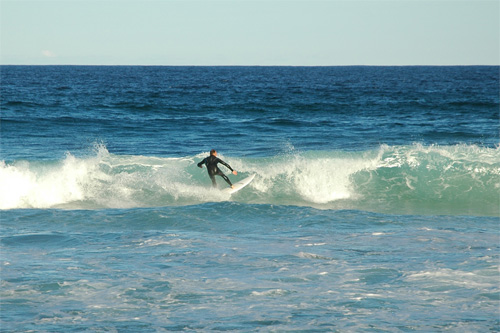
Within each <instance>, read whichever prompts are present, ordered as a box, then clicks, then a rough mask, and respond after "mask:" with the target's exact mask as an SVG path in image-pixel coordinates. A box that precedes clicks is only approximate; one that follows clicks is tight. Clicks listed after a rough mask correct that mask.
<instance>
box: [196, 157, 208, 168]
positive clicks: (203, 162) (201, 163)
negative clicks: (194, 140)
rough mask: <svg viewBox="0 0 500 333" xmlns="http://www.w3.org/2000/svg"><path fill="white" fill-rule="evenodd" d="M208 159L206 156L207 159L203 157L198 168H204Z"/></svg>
mask: <svg viewBox="0 0 500 333" xmlns="http://www.w3.org/2000/svg"><path fill="white" fill-rule="evenodd" d="M206 160H207V159H206V158H205V159H203V161H201V162H200V163H198V164H197V165H198V168H203V164H205V161H206Z"/></svg>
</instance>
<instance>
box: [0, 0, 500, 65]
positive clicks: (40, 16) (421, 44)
mask: <svg viewBox="0 0 500 333" xmlns="http://www.w3.org/2000/svg"><path fill="white" fill-rule="evenodd" d="M0 1H1V7H0V11H1V17H0V19H1V39H0V42H1V45H0V55H1V57H0V63H1V64H83V65H306V66H310V65H498V64H499V63H500V55H499V49H500V5H499V1H450V0H447V1H439V0H438V1H426V0H419V1H410V0H398V1H375V0H371V1H334V0H332V1H327V0H325V1H313V0H304V1H273V0H268V1H263V0H262V1H243V0H233V1H209V0H205V1H173V0H164V1H160V0H158V1H148V0H141V1H139V0H136V1H119V0H114V1H113V0H108V1H102V0H101V1H97V0H94V1H83V0H81V1H78V0H64V1H46V0H38V1H23V0H15V1H13V0H0Z"/></svg>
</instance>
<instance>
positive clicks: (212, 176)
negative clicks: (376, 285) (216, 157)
mask: <svg viewBox="0 0 500 333" xmlns="http://www.w3.org/2000/svg"><path fill="white" fill-rule="evenodd" d="M209 176H210V180H212V187H217V182H216V181H215V175H209Z"/></svg>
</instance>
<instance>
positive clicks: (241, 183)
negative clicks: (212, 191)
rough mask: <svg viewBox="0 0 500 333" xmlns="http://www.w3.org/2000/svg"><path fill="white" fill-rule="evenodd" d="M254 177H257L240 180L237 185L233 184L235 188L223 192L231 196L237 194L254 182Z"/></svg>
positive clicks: (252, 176)
mask: <svg viewBox="0 0 500 333" xmlns="http://www.w3.org/2000/svg"><path fill="white" fill-rule="evenodd" d="M254 177H255V174H253V175H251V176H248V177H247V178H245V179H243V180H240V181H239V182H237V183H236V184H233V185H234V188H230V187H228V188H225V189H223V190H222V192H225V193H229V194H233V193H236V192H238V191H239V190H241V189H242V188H244V187H245V186H247V185H248V184H250V182H251V181H252V180H253V178H254Z"/></svg>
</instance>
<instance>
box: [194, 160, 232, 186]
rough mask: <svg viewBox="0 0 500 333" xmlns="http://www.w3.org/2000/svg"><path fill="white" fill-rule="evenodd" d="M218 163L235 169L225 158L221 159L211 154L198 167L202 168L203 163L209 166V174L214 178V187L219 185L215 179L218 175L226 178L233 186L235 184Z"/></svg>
mask: <svg viewBox="0 0 500 333" xmlns="http://www.w3.org/2000/svg"><path fill="white" fill-rule="evenodd" d="M218 163H222V164H223V165H225V166H226V167H227V168H228V169H229V170H231V171H233V168H231V167H230V166H229V164H227V163H226V162H224V161H223V160H221V159H220V158H218V157H217V156H214V155H210V156H208V157H207V158H205V159H204V160H203V161H201V162H200V163H198V167H200V168H201V167H202V165H203V164H205V165H206V166H207V171H208V175H209V176H210V179H211V180H212V185H213V187H216V186H217V183H216V181H215V176H216V175H217V176H221V177H222V178H224V180H225V181H226V182H227V183H228V184H229V186H232V185H233V184H232V183H231V181H230V180H229V178H227V176H226V175H225V174H224V173H223V172H222V171H220V169H219V168H218V167H217V164H218Z"/></svg>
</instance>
